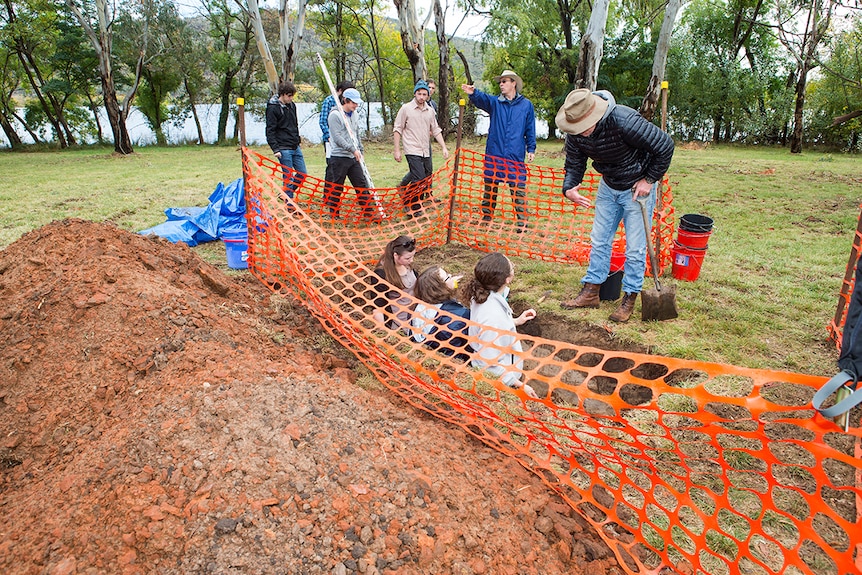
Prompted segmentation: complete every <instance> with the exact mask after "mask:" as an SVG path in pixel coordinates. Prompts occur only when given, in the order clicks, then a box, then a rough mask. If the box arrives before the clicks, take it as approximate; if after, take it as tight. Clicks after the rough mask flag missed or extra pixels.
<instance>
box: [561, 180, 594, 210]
mask: <svg viewBox="0 0 862 575" xmlns="http://www.w3.org/2000/svg"><path fill="white" fill-rule="evenodd" d="M580 189H581V187H580V186H579V185H578V186H575V187H574V188H569V189H568V190H566V197H567V198H569V199H570V200H571V201H573V202H574V203H576V204H577V205H579V206H581V207H583V208H589V207H590V199H589V198H588V197H586V196H582V195H581V194H580V193H578V190H580Z"/></svg>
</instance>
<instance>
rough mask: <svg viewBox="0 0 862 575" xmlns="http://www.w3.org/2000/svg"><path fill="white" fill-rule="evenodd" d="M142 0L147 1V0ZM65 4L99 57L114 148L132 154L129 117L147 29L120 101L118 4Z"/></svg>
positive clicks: (90, 0) (85, 0)
mask: <svg viewBox="0 0 862 575" xmlns="http://www.w3.org/2000/svg"><path fill="white" fill-rule="evenodd" d="M143 1H144V2H146V1H147V0H143ZM66 5H67V6H68V7H69V10H71V12H72V14H74V15H75V18H76V19H77V21H78V23H79V24H80V25H81V27H82V28H83V29H84V32H85V34H86V35H87V38H89V40H90V43H91V44H92V45H93V49H94V50H95V52H96V55H97V56H98V58H99V76H100V79H101V84H102V99H103V100H104V103H105V111H106V112H107V114H108V121H109V122H110V124H111V132H112V133H113V136H114V151H116V152H117V153H119V154H131V153H132V152H133V149H132V140H131V138H130V137H129V131H128V129H127V128H126V118H128V116H129V112H130V111H131V109H132V102H133V101H134V99H135V93H136V92H137V90H138V85H139V83H140V78H141V68H142V66H143V61H144V58H145V57H146V52H147V38H148V36H147V34H146V33H144V34H142V35H141V36H140V37H139V38H138V42H139V44H138V48H139V56H138V59H137V60H136V61H135V63H134V71H133V72H132V73H131V74H130V82H129V84H128V86H129V87H128V90H127V91H126V93H125V96H124V97H123V103H122V105H121V104H120V99H119V97H118V96H117V87H116V82H115V80H116V79H115V63H114V53H113V44H114V37H113V35H114V22H115V20H116V17H117V15H118V13H117V10H116V5H115V4H112V3H109V2H108V0H66ZM144 29H146V28H144Z"/></svg>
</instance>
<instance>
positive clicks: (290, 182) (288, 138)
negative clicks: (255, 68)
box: [266, 82, 307, 199]
mask: <svg viewBox="0 0 862 575" xmlns="http://www.w3.org/2000/svg"><path fill="white" fill-rule="evenodd" d="M295 94H296V86H294V85H293V82H281V83H280V84H279V85H278V95H277V96H273V97H272V98H270V99H269V101H268V102H267V103H266V143H267V144H269V147H270V148H272V151H273V153H274V154H275V157H276V158H278V160H279V162H281V169H282V171H283V172H284V193H283V196H282V199H287V198H291V199H293V194H294V192H295V191H296V188H297V187H299V186H300V185H301V184H302V182H303V181H305V176H303V175H301V174H305V173H307V169H306V167H305V158H304V157H303V156H302V148H301V147H300V145H299V143H300V139H299V122H298V120H297V117H296V104H294V103H293V96H294V95H295ZM290 170H293V174H292V175H290V174H289V171H290Z"/></svg>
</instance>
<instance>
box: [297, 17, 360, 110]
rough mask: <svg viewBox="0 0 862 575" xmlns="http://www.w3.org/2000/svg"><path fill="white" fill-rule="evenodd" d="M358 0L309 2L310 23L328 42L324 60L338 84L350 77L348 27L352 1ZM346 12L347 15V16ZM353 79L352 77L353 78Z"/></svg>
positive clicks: (319, 35) (322, 38)
mask: <svg viewBox="0 0 862 575" xmlns="http://www.w3.org/2000/svg"><path fill="white" fill-rule="evenodd" d="M355 1H356V0H346V1H344V0H312V1H311V3H310V4H309V8H310V10H309V15H308V20H309V24H310V25H312V26H313V27H314V30H315V32H316V33H317V36H318V37H319V38H320V39H321V40H322V41H323V42H324V43H326V44H329V49H328V50H326V52H327V53H326V54H325V56H324V60H325V61H326V64H327V66H326V67H327V70H328V71H329V75H330V76H331V77H332V82H333V83H335V84H338V83H339V82H343V81H344V80H347V79H348V76H347V58H348V52H347V46H348V44H349V43H350V37H349V36H348V34H347V29H348V28H350V22H349V21H350V19H351V14H352V13H354V12H355V11H354V10H351V9H350V5H351V3H354V2H355ZM345 13H346V16H345ZM351 80H352V78H351ZM323 91H324V93H328V92H329V88H328V87H327V86H323Z"/></svg>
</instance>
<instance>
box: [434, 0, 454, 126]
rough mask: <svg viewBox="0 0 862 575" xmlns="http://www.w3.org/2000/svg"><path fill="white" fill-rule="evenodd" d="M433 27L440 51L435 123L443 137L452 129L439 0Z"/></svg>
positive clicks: (449, 72)
mask: <svg viewBox="0 0 862 575" xmlns="http://www.w3.org/2000/svg"><path fill="white" fill-rule="evenodd" d="M433 9H434V27H435V28H436V29H437V51H438V52H439V53H440V60H439V62H440V69H439V71H438V74H437V93H438V96H437V123H438V124H440V127H441V128H442V129H443V137H444V138H445V137H446V136H447V135H449V133H450V132H451V131H452V126H451V124H450V122H449V92H450V87H449V86H450V84H449V77H450V76H452V75H453V74H452V62H451V61H450V60H449V38H447V37H446V14H445V12H443V7H442V6H441V5H440V0H434V6H433Z"/></svg>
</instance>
